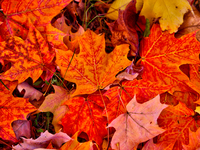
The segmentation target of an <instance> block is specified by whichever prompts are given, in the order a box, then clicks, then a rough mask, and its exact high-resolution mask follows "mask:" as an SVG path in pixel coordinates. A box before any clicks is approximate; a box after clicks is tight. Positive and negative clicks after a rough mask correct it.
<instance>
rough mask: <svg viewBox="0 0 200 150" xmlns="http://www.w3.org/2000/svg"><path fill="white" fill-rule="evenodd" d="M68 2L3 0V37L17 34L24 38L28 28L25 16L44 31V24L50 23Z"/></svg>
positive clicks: (62, 0)
mask: <svg viewBox="0 0 200 150" xmlns="http://www.w3.org/2000/svg"><path fill="white" fill-rule="evenodd" d="M70 2H71V0H56V1H54V0H41V1H31V0H23V1H21V0H14V1H10V0H4V1H3V2H2V4H1V8H2V10H3V17H2V18H3V24H2V25H1V28H0V31H1V33H2V34H3V38H4V39H6V36H19V37H22V38H23V39H25V38H26V34H27V33H28V29H29V26H28V24H27V22H28V19H27V17H28V18H29V19H30V20H31V22H32V23H33V25H34V26H36V28H37V29H38V30H39V31H40V32H44V31H45V28H46V26H48V25H49V24H51V19H52V18H53V17H54V16H55V15H57V14H58V13H59V12H60V11H61V10H62V9H63V8H64V7H65V6H66V5H67V4H69V3H70Z"/></svg>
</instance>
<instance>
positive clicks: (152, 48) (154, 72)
mask: <svg viewBox="0 0 200 150" xmlns="http://www.w3.org/2000/svg"><path fill="white" fill-rule="evenodd" d="M151 33H152V34H150V36H149V37H147V38H144V39H143V40H142V41H141V43H140V49H141V51H140V53H141V54H140V56H141V63H142V65H143V66H144V72H143V74H142V78H144V79H148V80H150V81H153V82H158V83H160V84H166V85H177V84H178V83H184V82H185V83H189V82H191V81H189V78H188V77H187V76H186V75H185V74H184V73H183V72H182V71H181V70H180V68H179V67H180V65H182V64H197V63H199V53H200V43H199V42H198V41H197V40H196V37H195V35H196V32H192V33H190V34H187V35H185V36H183V37H181V38H179V39H176V38H175V37H174V35H173V34H169V33H168V32H167V31H166V32H162V31H161V29H160V26H159V25H158V24H155V25H154V26H153V27H152V29H151Z"/></svg>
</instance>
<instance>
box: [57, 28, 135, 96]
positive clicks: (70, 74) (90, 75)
mask: <svg viewBox="0 0 200 150" xmlns="http://www.w3.org/2000/svg"><path fill="white" fill-rule="evenodd" d="M78 42H79V46H80V53H79V54H77V55H75V56H74V57H73V55H74V54H73V52H72V51H61V50H58V51H56V63H57V64H58V66H59V67H60V69H61V74H62V76H63V77H64V78H65V79H66V80H68V81H71V82H75V83H76V85H77V87H76V91H75V92H74V93H73V94H72V96H74V95H78V94H90V93H93V92H95V91H96V90H97V89H103V88H104V87H106V86H107V85H108V84H110V83H112V82H113V81H114V80H115V79H116V78H115V75H116V74H117V73H118V72H119V71H121V70H123V69H124V68H125V67H126V66H128V65H130V64H131V61H130V60H128V59H127V53H128V51H129V48H128V47H129V45H128V44H122V45H119V46H116V47H115V49H114V50H113V51H112V52H111V53H110V54H107V53H106V52H105V39H104V35H101V36H100V35H96V34H95V33H94V32H92V31H90V30H87V31H86V32H85V33H84V34H83V35H82V36H81V37H79V39H78ZM72 57H73V59H72Z"/></svg>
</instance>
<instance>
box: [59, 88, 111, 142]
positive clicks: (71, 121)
mask: <svg viewBox="0 0 200 150" xmlns="http://www.w3.org/2000/svg"><path fill="white" fill-rule="evenodd" d="M103 101H104V102H105V104H107V102H108V99H107V98H106V97H105V96H102V95H101V94H100V93H98V92H96V93H93V94H90V95H88V96H87V97H85V98H84V97H74V98H72V99H70V100H68V101H66V102H65V103H64V104H65V105H68V107H69V111H68V112H67V113H66V115H65V117H64V118H63V119H62V125H63V132H65V133H67V134H68V135H69V136H72V135H74V134H75V133H76V132H77V131H80V132H82V131H83V132H85V133H87V135H88V137H89V140H94V141H95V142H96V143H97V144H98V145H101V143H102V140H103V137H104V136H105V135H107V129H106V124H107V119H106V117H103V116H102V112H103V110H104V103H103Z"/></svg>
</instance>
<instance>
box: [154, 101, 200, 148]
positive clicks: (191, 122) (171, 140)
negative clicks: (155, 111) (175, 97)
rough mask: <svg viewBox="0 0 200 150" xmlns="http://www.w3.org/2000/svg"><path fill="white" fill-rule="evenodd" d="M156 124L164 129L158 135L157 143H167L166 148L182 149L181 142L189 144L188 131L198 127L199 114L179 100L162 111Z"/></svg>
mask: <svg viewBox="0 0 200 150" xmlns="http://www.w3.org/2000/svg"><path fill="white" fill-rule="evenodd" d="M158 124H159V126H160V127H161V128H163V129H165V130H166V131H165V132H164V133H162V134H160V135H159V136H158V138H157V143H158V144H162V145H163V144H164V145H167V146H166V147H165V148H166V149H167V148H168V149H183V144H185V145H188V144H189V131H190V130H191V131H192V132H195V131H196V130H197V129H198V127H199V125H200V116H199V115H197V114H196V115H195V112H194V111H193V110H192V109H189V108H188V107H187V106H186V105H185V104H184V103H182V102H179V104H178V105H176V106H169V107H168V108H166V109H164V110H163V111H162V113H161V114H160V116H159V118H158Z"/></svg>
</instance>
